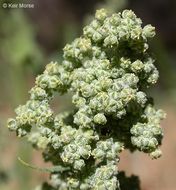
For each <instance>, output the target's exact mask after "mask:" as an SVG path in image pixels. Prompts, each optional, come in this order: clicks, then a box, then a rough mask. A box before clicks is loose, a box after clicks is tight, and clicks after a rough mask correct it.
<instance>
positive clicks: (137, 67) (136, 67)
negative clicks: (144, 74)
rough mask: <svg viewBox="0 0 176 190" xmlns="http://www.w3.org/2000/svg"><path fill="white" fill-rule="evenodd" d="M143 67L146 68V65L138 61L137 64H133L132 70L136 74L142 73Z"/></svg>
mask: <svg viewBox="0 0 176 190" xmlns="http://www.w3.org/2000/svg"><path fill="white" fill-rule="evenodd" d="M143 67H144V64H143V63H142V61H140V60H136V61H135V62H133V63H132V64H131V70H132V71H133V72H135V73H136V72H140V71H142V69H143Z"/></svg>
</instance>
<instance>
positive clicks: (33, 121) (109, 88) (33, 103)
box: [8, 9, 165, 190]
mask: <svg viewBox="0 0 176 190" xmlns="http://www.w3.org/2000/svg"><path fill="white" fill-rule="evenodd" d="M141 25H142V21H141V20H140V19H139V18H137V17H136V15H135V14H134V13H133V12H132V11H131V10H124V11H123V12H122V13H118V14H116V13H115V14H112V15H108V14H107V12H106V10H104V9H101V10H98V11H97V12H96V15H95V19H94V20H93V21H92V22H91V23H90V24H89V25H88V26H86V27H84V29H83V35H82V36H81V37H80V38H77V39H75V40H74V41H73V42H72V43H71V44H67V45H66V46H65V48H64V54H63V62H62V64H58V63H55V62H52V63H50V64H48V65H47V66H46V69H45V71H44V73H43V74H41V75H39V76H38V77H37V78H36V82H35V86H34V87H33V88H32V89H31V91H30V100H29V101H27V103H26V104H25V105H22V106H19V107H18V108H17V109H16V114H17V116H16V118H15V119H9V120H8V127H9V129H10V130H12V131H16V133H17V136H19V137H22V136H27V137H28V140H29V142H31V144H32V145H33V146H34V147H35V148H37V149H42V150H43V157H44V159H45V161H50V162H52V163H53V165H54V166H62V170H60V171H59V170H56V171H53V172H51V179H50V184H47V183H45V184H44V185H43V186H41V187H40V189H50V190H51V189H53V190H66V189H77V190H79V189H80V190H89V189H93V190H105V189H107V190H117V189H120V188H121V189H122V190H123V187H122V186H123V185H122V186H121V184H124V182H126V183H128V184H130V181H131V182H132V183H133V185H131V186H130V185H129V188H128V189H130V190H131V189H139V186H138V183H136V185H134V184H135V181H136V182H137V181H138V179H137V178H136V177H134V176H132V179H131V180H130V178H129V179H127V178H126V179H125V176H124V173H119V172H118V167H117V165H118V162H119V154H120V152H121V151H122V150H124V149H129V150H130V151H135V150H140V151H143V152H145V153H148V154H149V155H150V157H151V158H152V159H153V158H158V157H160V156H161V151H160V149H159V148H158V147H159V145H161V140H162V136H163V132H162V129H161V128H160V120H161V119H163V118H164V117H165V114H164V112H163V111H162V110H156V109H155V108H154V107H153V100H152V98H150V97H148V96H147V95H146V93H145V90H146V89H147V88H148V87H150V86H151V85H153V84H155V83H156V82H157V79H158V70H157V69H156V67H155V66H154V64H153V62H154V60H153V59H152V58H151V56H150V54H149V53H148V43H147V40H148V38H152V37H154V35H155V29H154V27H152V26H151V25H146V26H145V27H142V26H141ZM55 92H59V93H60V94H64V93H66V92H71V93H72V94H73V96H72V102H73V104H74V105H75V110H72V111H69V112H65V113H61V114H58V115H56V114H54V113H53V111H52V109H51V108H50V104H49V103H50V101H51V99H52V98H53V96H54V93H55ZM133 179H134V180H133ZM119 180H120V183H119ZM121 180H122V183H121ZM133 186H134V187H133ZM124 187H125V185H124ZM124 189H125V188H124Z"/></svg>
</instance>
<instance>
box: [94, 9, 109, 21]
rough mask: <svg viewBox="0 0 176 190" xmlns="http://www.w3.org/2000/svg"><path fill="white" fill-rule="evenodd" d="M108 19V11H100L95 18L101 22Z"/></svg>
mask: <svg viewBox="0 0 176 190" xmlns="http://www.w3.org/2000/svg"><path fill="white" fill-rule="evenodd" d="M106 17H107V11H106V10H105V9H100V10H97V11H96V14H95V18H96V19H97V20H99V21H103V20H105V18H106Z"/></svg>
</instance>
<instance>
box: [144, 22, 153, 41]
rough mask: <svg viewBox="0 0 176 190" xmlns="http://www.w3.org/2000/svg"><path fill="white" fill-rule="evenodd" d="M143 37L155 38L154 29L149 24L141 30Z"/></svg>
mask: <svg viewBox="0 0 176 190" xmlns="http://www.w3.org/2000/svg"><path fill="white" fill-rule="evenodd" d="M143 35H144V36H145V37H146V38H153V37H154V36H155V27H153V26H151V25H150V24H148V25H146V26H145V27H144V29H143Z"/></svg>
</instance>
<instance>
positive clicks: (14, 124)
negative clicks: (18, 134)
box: [7, 118, 18, 131]
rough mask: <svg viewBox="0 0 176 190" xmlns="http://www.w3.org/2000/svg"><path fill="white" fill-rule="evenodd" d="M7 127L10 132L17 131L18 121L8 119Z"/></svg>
mask: <svg viewBox="0 0 176 190" xmlns="http://www.w3.org/2000/svg"><path fill="white" fill-rule="evenodd" d="M7 126H8V128H9V129H10V130H12V131H15V130H17V128H18V124H17V121H16V120H15V119H13V118H10V119H8V121H7Z"/></svg>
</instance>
